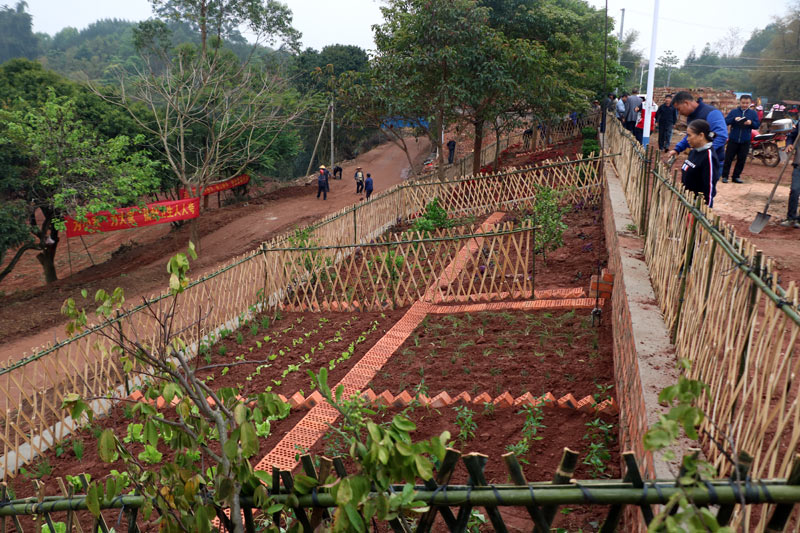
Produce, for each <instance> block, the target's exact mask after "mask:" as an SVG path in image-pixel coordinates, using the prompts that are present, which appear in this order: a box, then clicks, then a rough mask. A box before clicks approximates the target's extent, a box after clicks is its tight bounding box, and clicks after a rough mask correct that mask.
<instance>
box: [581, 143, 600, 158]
mask: <svg viewBox="0 0 800 533" xmlns="http://www.w3.org/2000/svg"><path fill="white" fill-rule="evenodd" d="M581 152H582V154H583V157H588V156H589V155H590V154H592V153H595V154H599V153H600V143H598V142H597V141H596V140H594V139H584V140H583V145H581Z"/></svg>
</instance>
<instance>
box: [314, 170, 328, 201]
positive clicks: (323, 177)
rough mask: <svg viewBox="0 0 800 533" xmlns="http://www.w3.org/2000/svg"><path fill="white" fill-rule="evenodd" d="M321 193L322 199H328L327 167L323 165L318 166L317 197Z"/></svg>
mask: <svg viewBox="0 0 800 533" xmlns="http://www.w3.org/2000/svg"><path fill="white" fill-rule="evenodd" d="M320 193H322V199H323V200H327V199H328V169H327V168H325V165H322V166H320V167H319V174H317V199H319V195H320Z"/></svg>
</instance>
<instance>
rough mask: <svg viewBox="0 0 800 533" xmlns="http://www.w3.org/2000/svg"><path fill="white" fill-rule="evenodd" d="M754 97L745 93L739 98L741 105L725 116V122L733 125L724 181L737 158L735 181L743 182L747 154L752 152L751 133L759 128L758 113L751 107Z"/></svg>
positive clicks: (723, 176) (727, 148) (734, 169)
mask: <svg viewBox="0 0 800 533" xmlns="http://www.w3.org/2000/svg"><path fill="white" fill-rule="evenodd" d="M751 102H752V98H750V95H749V94H743V95H742V96H741V97H740V98H739V107H737V108H735V109H731V111H730V113H728V116H727V117H725V124H727V125H728V126H730V127H731V132H730V135H729V137H728V146H727V147H726V148H725V164H724V165H723V167H722V183H728V172H730V170H731V163H733V160H734V158H735V159H736V166H735V167H733V182H734V183H742V180H741V175H742V170H743V169H744V164H745V162H746V161H747V154H748V153H750V134H751V132H752V131H753V130H757V129H758V125H759V121H758V113H756V110H755V109H750V104H751Z"/></svg>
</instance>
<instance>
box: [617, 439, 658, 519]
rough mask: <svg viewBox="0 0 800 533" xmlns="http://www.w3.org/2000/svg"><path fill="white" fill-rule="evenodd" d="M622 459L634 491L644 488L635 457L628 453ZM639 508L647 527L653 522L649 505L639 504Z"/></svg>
mask: <svg viewBox="0 0 800 533" xmlns="http://www.w3.org/2000/svg"><path fill="white" fill-rule="evenodd" d="M622 459H623V460H624V461H625V466H626V467H627V470H628V474H629V475H630V478H631V483H632V484H633V487H634V488H636V489H641V488H642V487H644V480H643V479H642V474H641V472H639V465H638V463H637V462H636V456H635V455H634V454H633V453H632V452H628V453H627V454H623V455H622ZM639 508H640V509H641V510H642V518H643V519H644V523H645V524H647V525H648V526H649V525H650V522H652V521H653V509H652V508H651V507H650V505H648V504H644V503H643V504H641V505H640V506H639Z"/></svg>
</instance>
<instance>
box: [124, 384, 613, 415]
mask: <svg viewBox="0 0 800 533" xmlns="http://www.w3.org/2000/svg"><path fill="white" fill-rule="evenodd" d="M278 396H279V397H280V399H281V400H283V401H284V402H286V403H288V404H289V406H290V407H291V408H292V409H298V408H300V409H306V410H308V409H311V408H313V407H316V406H317V405H319V404H320V403H322V402H323V401H324V398H323V397H322V395H321V394H320V393H319V391H314V392H312V393H311V394H309V395H308V397H305V396H303V393H301V392H300V391H298V392H295V393H294V394H292V395H291V396H290V397H288V398H287V397H286V396H284V395H282V394H279V395H278ZM360 396H361V397H362V398H364V399H366V400H368V401H369V402H371V403H373V404H382V405H385V406H387V407H401V408H402V407H407V406H408V405H409V404H410V403H411V402H413V401H417V402H419V403H420V405H423V406H428V405H429V406H431V407H433V408H436V409H438V408H441V407H447V406H450V405H453V404H457V403H462V404H465V405H478V406H482V405H484V404H487V403H490V404H492V405H494V406H495V407H497V408H500V409H502V408H508V407H520V406H523V405H533V406H537V405H541V406H542V407H555V408H560V409H574V410H576V411H581V412H584V413H589V414H591V413H606V414H612V415H613V414H617V413H618V412H619V411H618V409H617V405H616V403H615V402H614V400H613V399H612V398H609V399H607V400H603V401H602V402H600V403H597V402H596V401H595V399H594V397H593V396H584V397H583V398H581V399H580V400H578V399H577V398H575V396H573V395H572V394H571V393H567V394H565V395H564V396H562V397H561V398H559V399H556V397H555V396H554V395H553V393H551V392H548V393H547V394H543V395H542V396H534V395H533V394H531V393H530V392H526V393H525V394H522V395H521V396H518V397H517V398H514V397H513V396H512V395H511V393H509V392H508V391H505V392H503V393H502V394H500V395H499V396H497V397H494V398H492V396H490V395H489V394H488V393H486V392H483V393H481V394H478V395H476V396H474V397H473V396H471V395H470V394H469V393H468V392H466V391H464V392H461V393H459V394H457V395H455V396H452V395H450V394H448V393H447V392H440V393H439V394H437V395H436V396H433V397H432V398H431V397H428V396H426V395H424V394H419V395H417V394H412V393H410V392H408V391H406V390H404V391H401V392H400V393H399V394H396V395H395V394H392V393H391V392H389V391H388V390H385V391H383V392H382V393H380V394H375V393H374V392H373V391H372V389H366V390H365V391H364V392H362V393H360ZM128 399H129V400H130V401H134V402H147V403H150V404H151V405H155V406H156V407H157V408H158V409H163V408H164V407H165V406H166V405H167V402H166V400H165V399H164V398H163V397H162V396H159V397H158V398H157V399H155V400H148V399H146V398H144V396H143V395H142V393H141V392H140V391H134V393H133V394H131V395H130V396H129V397H128ZM207 399H208V402H209V404H211V405H214V401H213V400H212V399H211V398H210V397H209V398H207ZM240 399H241V398H240ZM179 401H180V400H179V399H178V398H177V397H175V398H173V400H172V402H171V404H172V405H173V406H175V405H176V404H177V403H178V402H179Z"/></svg>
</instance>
